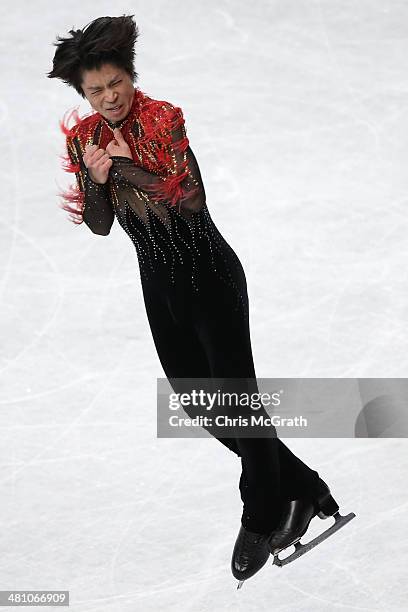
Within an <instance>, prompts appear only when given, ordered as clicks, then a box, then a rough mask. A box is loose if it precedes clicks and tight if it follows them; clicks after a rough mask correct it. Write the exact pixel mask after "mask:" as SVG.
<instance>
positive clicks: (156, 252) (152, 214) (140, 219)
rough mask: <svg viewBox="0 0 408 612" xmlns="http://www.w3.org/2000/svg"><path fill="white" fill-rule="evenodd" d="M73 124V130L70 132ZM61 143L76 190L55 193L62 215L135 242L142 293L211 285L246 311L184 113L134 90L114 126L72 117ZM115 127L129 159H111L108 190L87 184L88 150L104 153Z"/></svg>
mask: <svg viewBox="0 0 408 612" xmlns="http://www.w3.org/2000/svg"><path fill="white" fill-rule="evenodd" d="M71 118H73V119H74V120H75V124H74V125H73V126H72V127H71V128H70V127H69V125H68V124H69V122H70V120H71ZM60 126H61V130H62V131H63V133H64V134H65V136H66V146H67V153H66V154H65V156H63V168H64V169H65V170H66V171H67V172H71V173H75V175H76V184H75V185H71V187H70V188H69V189H67V190H66V191H65V192H62V193H60V195H61V196H62V197H63V198H64V200H65V201H64V202H63V204H62V206H61V207H62V208H63V209H64V210H66V211H68V212H69V213H70V215H71V220H72V221H74V222H75V223H78V224H79V223H82V222H85V224H86V225H87V226H88V227H89V228H90V229H91V231H92V232H94V233H95V234H100V235H108V234H109V232H110V229H111V227H112V224H113V222H114V219H115V217H116V219H117V220H118V222H119V224H120V225H121V227H122V228H123V229H124V230H125V232H126V233H127V234H128V235H129V237H130V238H131V240H132V241H133V243H134V245H135V248H136V251H137V255H138V260H139V268H140V272H141V279H142V281H143V287H144V289H146V288H147V286H148V284H149V286H153V285H155V286H156V287H157V285H158V283H160V286H161V288H162V290H165V288H166V287H168V286H169V285H171V286H173V287H175V286H176V285H177V283H178V285H177V286H178V288H179V289H181V287H182V286H183V287H184V289H185V290H187V287H186V280H187V279H188V281H189V285H190V286H191V287H192V288H193V290H194V291H195V292H199V291H200V288H204V286H205V291H207V290H208V283H210V286H212V287H213V288H214V284H213V283H214V278H215V277H216V278H217V281H218V282H220V281H221V282H222V286H223V287H224V289H225V290H226V291H229V292H231V291H232V293H231V295H232V296H234V300H235V302H234V307H235V308H243V309H244V310H245V299H244V298H245V295H244V294H245V288H243V287H241V288H240V287H239V285H240V284H241V282H242V273H243V272H242V269H241V264H240V262H239V260H238V258H237V256H236V254H235V252H234V251H233V250H232V248H231V247H230V246H229V245H228V244H227V242H226V241H225V240H224V238H223V237H222V235H221V234H220V232H219V231H218V229H217V228H216V226H215V225H214V223H213V221H212V219H211V216H210V214H209V211H208V208H207V205H206V195H205V190H204V185H203V182H202V178H201V173H200V169H199V166H198V163H197V160H196V158H195V155H194V153H193V151H192V150H191V147H190V146H189V140H188V138H187V136H186V129H185V125H184V117H183V112H182V110H181V108H180V107H177V106H174V105H172V104H171V103H169V102H166V101H161V100H154V99H152V98H150V97H149V96H147V95H146V94H145V93H143V92H142V91H140V90H139V89H138V88H135V92H134V98H133V102H132V106H131V110H130V112H129V114H128V115H127V116H126V117H125V118H124V119H122V120H120V121H117V122H111V121H109V120H107V119H106V118H104V117H103V116H102V115H101V114H100V113H96V112H93V113H91V114H89V115H85V116H83V117H81V118H80V117H79V115H78V112H77V110H73V111H70V112H69V113H66V114H65V115H64V118H63V119H62V120H61V122H60ZM115 127H118V128H119V129H120V130H121V132H122V134H123V137H124V139H125V141H126V142H127V144H128V145H129V147H130V150H131V152H132V157H133V159H129V158H127V157H122V156H112V157H111V159H112V161H113V164H112V166H111V168H110V170H109V178H108V181H107V183H106V184H99V183H95V182H94V181H92V179H91V177H90V175H89V172H88V170H87V168H86V166H85V164H84V162H83V154H84V152H85V146H86V144H87V143H91V144H96V145H98V147H100V148H103V149H105V148H106V146H107V144H108V143H109V142H110V141H111V140H112V139H113V130H114V128H115Z"/></svg>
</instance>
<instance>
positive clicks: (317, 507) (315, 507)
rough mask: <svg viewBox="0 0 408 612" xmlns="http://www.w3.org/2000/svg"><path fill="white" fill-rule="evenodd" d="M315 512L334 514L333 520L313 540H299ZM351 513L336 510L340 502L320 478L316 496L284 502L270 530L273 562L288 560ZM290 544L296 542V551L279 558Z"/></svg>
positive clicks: (317, 541) (322, 515)
mask: <svg viewBox="0 0 408 612" xmlns="http://www.w3.org/2000/svg"><path fill="white" fill-rule="evenodd" d="M314 516H319V518H321V519H326V518H329V517H330V516H333V517H334V519H335V522H334V524H333V525H332V526H331V527H329V528H328V529H326V531H323V532H322V533H321V534H319V535H318V536H316V537H315V538H314V539H313V540H311V541H310V542H307V543H306V544H302V543H300V542H299V540H300V538H301V537H302V536H303V535H304V534H305V533H306V531H307V529H308V527H309V524H310V521H311V520H312V518H313V517H314ZM354 517H355V514H354V512H350V514H347V515H344V516H343V515H341V514H340V513H339V506H338V504H337V502H336V501H335V499H334V498H333V497H332V495H331V494H330V489H329V487H328V486H327V484H326V483H325V482H324V481H323V480H322V479H319V492H318V495H317V497H316V498H314V499H313V498H307V497H303V498H300V499H295V500H292V501H288V502H286V503H285V504H284V508H283V513H282V519H281V521H280V523H279V525H278V527H277V528H276V529H275V530H274V531H272V533H271V536H270V539H269V542H268V545H269V550H270V553H271V554H272V555H273V556H274V560H273V564H274V565H277V566H278V567H282V566H283V565H286V564H287V563H291V562H292V561H294V560H295V559H297V558H298V557H300V556H302V555H304V554H305V553H306V552H308V551H309V550H311V549H312V548H314V547H315V546H317V545H318V544H320V543H321V542H323V540H325V539H326V538H328V537H329V536H331V535H332V534H333V533H335V532H336V531H338V530H339V529H341V527H344V525H345V524H346V523H348V522H349V521H351V519H353V518H354ZM292 545H294V546H295V552H294V553H292V554H291V555H289V556H288V557H285V558H284V559H279V556H278V554H279V553H280V552H281V551H282V550H284V549H286V548H288V547H289V546H292Z"/></svg>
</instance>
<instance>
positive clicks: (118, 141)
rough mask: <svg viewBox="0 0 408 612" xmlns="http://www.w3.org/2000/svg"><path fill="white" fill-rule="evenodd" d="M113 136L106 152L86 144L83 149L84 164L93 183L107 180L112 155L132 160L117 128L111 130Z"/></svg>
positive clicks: (127, 146)
mask: <svg viewBox="0 0 408 612" xmlns="http://www.w3.org/2000/svg"><path fill="white" fill-rule="evenodd" d="M113 135H114V138H113V139H112V140H111V141H110V143H109V144H108V145H107V147H106V150H105V149H100V148H98V145H91V144H87V145H86V147H85V153H84V164H85V166H86V167H87V168H88V170H89V174H90V176H91V179H92V180H93V181H94V182H95V183H106V181H107V180H108V176H109V170H110V168H111V166H112V164H113V161H112V160H111V157H112V156H113V155H120V156H122V157H129V158H130V159H133V157H132V153H131V150H130V148H129V145H128V144H127V142H126V140H125V139H124V138H123V135H122V132H121V131H120V130H119V128H115V129H114V130H113Z"/></svg>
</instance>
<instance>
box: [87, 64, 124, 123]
mask: <svg viewBox="0 0 408 612" xmlns="http://www.w3.org/2000/svg"><path fill="white" fill-rule="evenodd" d="M81 85H82V90H83V92H84V94H85V97H86V99H87V100H88V102H89V104H90V105H91V106H92V108H93V109H94V110H95V111H97V112H98V113H100V114H101V115H102V116H103V117H105V119H108V120H109V121H113V122H116V121H120V120H121V119H124V118H125V117H126V115H127V114H128V113H129V111H130V109H131V106H132V102H133V96H134V92H135V88H134V85H133V82H132V79H131V78H130V76H129V74H128V73H127V72H126V71H125V70H123V68H119V67H118V66H115V65H114V64H103V65H102V66H101V67H100V68H99V69H96V68H95V69H93V70H84V71H83V74H82V84H81ZM115 106H119V109H118V110H115V109H114V107H115Z"/></svg>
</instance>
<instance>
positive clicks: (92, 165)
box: [84, 144, 113, 183]
mask: <svg viewBox="0 0 408 612" xmlns="http://www.w3.org/2000/svg"><path fill="white" fill-rule="evenodd" d="M84 164H85V166H86V167H87V168H88V170H89V174H90V176H91V179H92V180H93V181H94V182H95V183H106V181H107V180H108V175H109V169H110V167H111V166H112V164H113V161H112V160H111V159H110V156H109V154H108V153H107V152H106V151H105V149H99V148H98V145H91V144H87V145H86V147H85V153H84Z"/></svg>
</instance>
